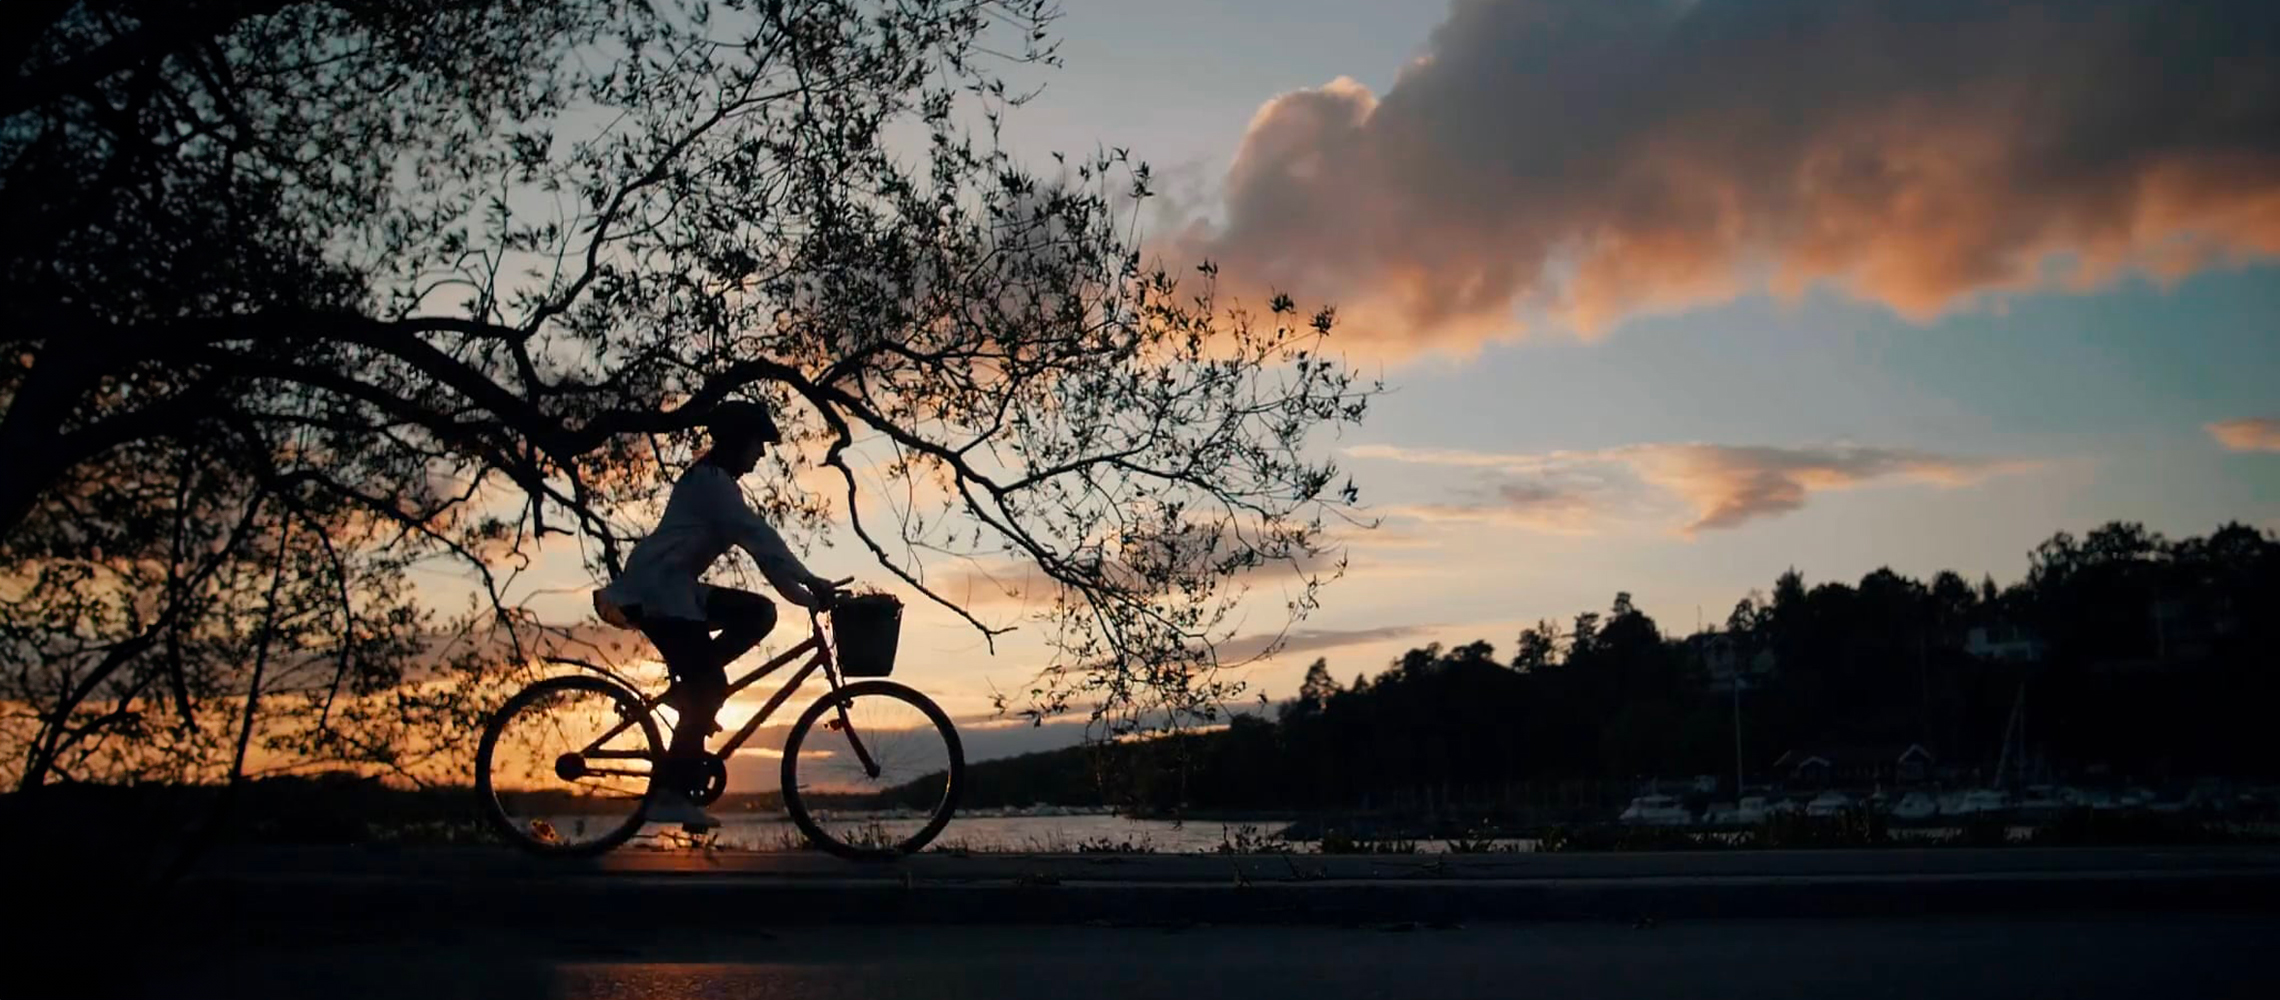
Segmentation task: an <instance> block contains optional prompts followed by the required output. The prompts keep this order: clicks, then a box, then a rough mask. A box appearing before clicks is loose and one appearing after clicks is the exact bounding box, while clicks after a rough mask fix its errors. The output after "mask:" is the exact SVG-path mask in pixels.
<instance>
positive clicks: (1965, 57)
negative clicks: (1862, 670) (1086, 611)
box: [813, 0, 2280, 713]
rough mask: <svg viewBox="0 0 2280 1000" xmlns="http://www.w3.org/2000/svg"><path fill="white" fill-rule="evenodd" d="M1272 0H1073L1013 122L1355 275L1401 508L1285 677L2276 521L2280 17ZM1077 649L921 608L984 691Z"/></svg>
mask: <svg viewBox="0 0 2280 1000" xmlns="http://www.w3.org/2000/svg"><path fill="white" fill-rule="evenodd" d="M1233 7H1234V8H1235V9H1229V5H1224V4H1222V3H1219V2H1207V0H1155V2H1151V3H1145V4H1139V3H1111V2H1106V0H1068V2H1067V3H1066V9H1067V17H1066V18H1065V19H1064V20H1063V21H1062V22H1060V24H1059V27H1060V29H1061V30H1062V32H1063V33H1064V34H1065V37H1066V41H1065V43H1064V45H1063V48H1062V54H1063V55H1064V57H1065V59H1066V67H1065V68H1064V69H1060V70H1057V71H1050V72H1044V73H1040V74H1038V75H1037V77H1036V81H1037V82H1042V83H1043V84H1045V87H1046V89H1045V91H1044V93H1043V95H1042V96H1040V97H1039V98H1038V99H1037V101H1036V102H1035V103H1034V104H1033V105H1031V106H1030V107H1028V108H1025V109H1023V110H1021V111H1019V112H1017V113H1016V114H1015V115H1014V116H1013V118H1012V119H1011V124H1010V127H1009V131H1008V136H1009V141H1011V142H1012V143H1013V144H1014V145H1015V146H1016V148H1017V149H1019V150H1020V151H1021V152H1022V154H1023V156H1024V158H1025V159H1028V160H1031V161H1036V160H1042V159H1043V158H1044V157H1045V154H1046V153H1047V152H1049V151H1051V150H1068V151H1072V152H1083V151H1088V150H1090V149H1092V148H1093V147H1094V146H1095V145H1096V144H1100V145H1107V146H1125V147H1129V148H1130V149H1131V150H1132V151H1133V153H1134V155H1136V156H1140V157H1144V158H1146V159H1147V160H1149V161H1150V162H1151V163H1152V164H1153V165H1154V166H1155V168H1156V170H1157V171H1158V174H1159V176H1160V178H1161V180H1162V183H1161V187H1162V188H1163V190H1164V192H1165V195H1166V197H1165V198H1164V199H1163V203H1162V204H1161V205H1160V209H1161V210H1160V211H1159V212H1158V213H1157V214H1156V218H1155V219H1154V220H1153V221H1152V222H1151V223H1150V229H1149V233H1148V236H1149V244H1150V246H1151V247H1152V248H1154V249H1157V250H1160V251H1163V252H1166V253H1168V254H1185V255H1194V256H1210V257H1212V258H1214V259H1217V260H1220V261H1222V262H1223V266H1224V268H1225V269H1226V271H1227V273H1228V274H1229V275H1230V276H1231V277H1232V278H1236V279H1237V280H1249V281H1251V282H1255V283H1257V284H1259V285H1267V284H1271V285H1272V286H1273V287H1275V288H1278V289H1287V290H1289V291H1292V292H1293V293H1295V294H1297V295H1298V296H1299V298H1300V300H1301V301H1302V302H1305V303H1319V302H1323V301H1329V302H1334V303H1336V304H1337V305H1339V307H1340V309H1341V313H1342V315H1343V316H1344V317H1345V320H1344V322H1343V323H1342V325H1341V327H1340V330H1339V333H1338V334H1337V339H1338V342H1339V343H1340V344H1342V345H1343V347H1344V349H1345V351H1346V352H1347V353H1348V356H1349V360H1350V361H1352V362H1353V363H1354V364H1356V365H1358V366H1360V367H1362V368H1363V369H1365V370H1366V371H1369V372H1372V373H1377V372H1382V373H1383V377H1384V378H1385V380H1386V382H1387V383H1388V386H1389V388H1390V390H1391V391H1390V392H1389V394H1388V395H1387V396H1386V397H1385V398H1383V399H1382V400H1381V401H1380V402H1379V403H1378V405H1377V407H1376V408H1375V410H1374V411H1373V413H1372V415H1371V418H1370V419H1369V421H1368V422H1367V423H1366V424H1365V425H1364V426H1363V428H1362V429H1361V430H1360V431H1359V432H1357V433H1353V434H1350V435H1349V436H1348V437H1347V438H1346V439H1344V440H1336V441H1330V440H1325V441H1323V442H1321V446H1322V447H1323V448H1325V449H1331V450H1334V451H1335V453H1337V454H1338V455H1339V457H1340V459H1341V462H1342V463H1343V464H1344V465H1345V466H1346V467H1347V468H1349V469H1350V470H1351V471H1352V472H1353V474H1354V477H1355V480H1356V482H1357V483H1358V484H1359V486H1360V487H1361V489H1362V491H1363V498H1364V500H1365V502H1366V503H1367V504H1368V505H1369V506H1370V507H1371V509H1372V511H1373V512H1374V513H1375V514H1377V515H1380V516H1382V517H1383V518H1384V522H1385V523H1384V528H1383V529H1382V530H1381V531H1379V532H1376V533H1374V534H1372V535H1366V536H1362V537H1359V538H1357V539H1355V540H1354V542H1353V545H1352V549H1351V554H1352V557H1353V562H1354V568H1353V570H1352V572H1351V573H1350V574H1349V575H1348V576H1347V578H1346V579H1345V580H1343V581H1341V582H1339V583H1338V584H1336V585H1335V586H1334V587H1333V588H1332V589H1331V590H1330V591H1329V593H1328V595H1327V598H1326V604H1325V606H1324V607H1323V608H1322V609H1321V610H1320V611H1319V612H1318V613H1316V614H1315V615H1314V616H1313V617H1312V618H1311V619H1310V620H1309V621H1307V622H1306V623H1305V624H1304V626H1303V629H1305V630H1306V631H1303V632H1301V633H1300V634H1299V635H1298V636H1297V640H1298V641H1297V642H1296V643H1295V646H1297V647H1302V648H1299V649H1296V650H1295V651H1293V652H1291V653H1289V654H1286V655H1284V656H1282V657H1279V658H1277V659H1274V660H1272V661H1268V662H1265V663H1261V664H1256V665H1253V666H1251V667H1248V668H1245V675H1246V676H1247V677H1248V678H1249V680H1250V682H1251V684H1252V685H1253V686H1254V688H1255V689H1257V690H1263V691H1265V692H1266V693H1268V694H1269V695H1270V696H1273V697H1278V698H1279V697H1285V696H1287V695H1288V694H1289V693H1290V692H1291V690H1292V689H1293V688H1294V687H1295V685H1296V681H1297V678H1298V675H1299V673H1300V672H1301V671H1303V669H1304V665H1305V664H1306V663H1307V662H1309V661H1310V660H1312V659H1313V658H1314V657H1315V656H1318V655H1319V656H1326V657H1328V658H1329V660H1330V662H1331V666H1332V668H1333V669H1334V670H1335V672H1336V673H1337V674H1338V675H1339V676H1340V677H1341V678H1349V677H1351V676H1352V675H1353V674H1355V673H1357V672H1363V671H1368V672H1371V673H1375V672H1376V671H1378V670H1380V669H1383V667H1384V666H1385V664H1386V662H1387V660H1389V659H1390V658H1391V657H1393V656H1395V655H1397V654H1398V653H1399V652H1400V651H1401V650H1402V649H1405V648H1408V647H1410V646H1414V645H1419V644H1422V643H1424V642H1428V641H1436V640H1437V641H1442V642H1445V643H1455V642H1465V641H1470V640H1473V639H1478V638H1485V639H1487V640H1489V641H1491V642H1493V643H1496V644H1497V646H1498V647H1499V650H1500V652H1504V653H1508V652H1509V651H1510V649H1511V646H1512V641H1513V636H1514V635H1515V634H1516V633H1517V631H1518V630H1519V629H1521V628H1522V627H1524V626H1525V625H1526V624H1527V623H1529V622H1532V621H1534V620H1536V619H1538V618H1543V617H1556V618H1562V619H1565V618H1567V617H1569V616H1571V615H1573V614H1574V613H1575V612H1577V611H1580V610H1586V609H1604V608H1605V606H1606V605H1607V603H1608V602H1609V599H1610V598H1611V597H1612V596H1613V595H1614V594H1615V592H1617V591H1618V590H1628V591H1630V592H1631V593H1632V594H1633V595H1634V597H1635V599H1636V601H1637V602H1638V604H1639V605H1640V606H1641V607H1643V608H1644V609H1645V610H1647V611H1648V612H1649V613H1650V614H1652V615H1654V616H1655V617H1656V618H1657V619H1658V620H1659V621H1660V622H1661V623H1662V625H1663V627H1664V628H1665V630H1666V631H1676V632H1685V631H1689V630H1691V629H1692V628H1693V627H1694V625H1695V622H1696V615H1697V608H1699V614H1700V616H1701V618H1702V620H1704V621H1708V622H1715V621H1719V620H1722V619H1723V618H1724V616H1725V613H1726V611H1727V610H1728V609H1729V608H1731V606H1732V605H1733V603H1734V602H1735V601H1736V600H1737V599H1738V598H1740V597H1742V596H1743V595H1744V594H1745V593H1747V592H1748V591H1749V590H1751V589H1752V588H1767V587H1769V586H1770V584H1771V583H1772V581H1773V579H1774V577H1775V576H1776V575H1777V574H1778V573H1780V572H1781V571H1782V570H1784V569H1786V568H1789V567H1791V566H1794V567H1796V568H1797V569H1798V570H1799V571H1801V572H1802V573H1803V574H1804V575H1805V576H1806V578H1807V580H1808V581H1821V580H1829V579H1838V580H1846V581H1851V580H1856V579H1857V578H1858V577H1859V576H1861V575H1862V574H1863V573H1866V572H1868V571H1870V570H1873V569H1875V568H1877V567H1879V566H1886V565H1889V566H1891V567H1893V568H1894V569H1896V570H1899V571H1901V572H1904V573H1909V574H1917V575H1928V574H1930V573H1932V572H1935V571H1937V570H1939V569H1942V568H1953V569H1956V570H1959V571H1961V572H1963V573H1965V574H1966V575H1968V576H1970V577H1972V578H1974V579H1976V578H1977V577H1978V576H1979V575H1980V574H1982V573H1992V574H1994V575H1995V577H1996V578H1997V579H1998V580H2006V581H2007V580H2011V579H2015V578H2017V577H2018V576H2019V575H2020V574H2021V573H2022V572H2024V570H2025V568H2026V553H2027V550H2028V549H2029V548H2031V547H2032V546H2033V545H2034V544H2035V543H2036V542H2038V541H2040V540H2041V539H2043V538H2044V537H2046V536H2047V535H2049V534H2050V533H2051V532H2053V531H2055V530H2059V529H2068V530H2074V531H2077V532H2079V531H2081V530H2084V529H2086V528H2089V527H2092V526H2094V525H2096V524H2098V523H2101V522H2103V521H2106V520H2110V519H2131V520H2141V521H2144V522H2146V523H2147V524H2149V525H2150V526H2151V527H2153V528H2155V529H2157V530H2160V531H2164V532H2167V533H2170V534H2172V535H2184V534H2198V533H2203V532H2206V531H2208V530H2210V529H2212V528H2214V527H2216V526H2217V525H2218V524H2220V523H2222V522H2224V521H2226V520H2241V521H2246V522H2248V523H2251V524H2255V525H2258V526H2261V527H2265V528H2280V269H2276V268H2275V266H2274V263H2275V261H2276V259H2280V256H2276V255H2280V121H2276V120H2274V111H2273V109H2274V108H2280V68H2276V67H2275V65H2274V62H2275V59H2276V58H2280V57H2276V54H2275V52H2274V50H2273V49H2272V47H2271V45H2270V39H2272V38H2274V37H2280V14H2275V13H2274V6H2273V5H2271V4H2269V3H2268V2H2239V3H2207V2H2196V3H2174V2H2158V3H2157V2H2090V0H2083V2H2070V3H2051V4H2042V5H2036V4H2020V5H2005V6H2003V7H2001V8H1998V7H1996V6H1995V5H1985V4H1980V3H1972V2H1962V0H1908V2H1889V3H1888V2H1879V0H1770V2H1738V0H1693V2H1689V0H1460V2H1458V3H1456V4H1454V5H1453V6H1445V5H1436V4H1432V3H1392V2H1383V0H1379V2H1364V0H1247V2H1245V3H1242V4H1239V5H1233ZM813 564H814V566H815V568H816V569H817V570H819V571H821V572H825V573H828V574H829V575H833V576H842V575H856V576H862V577H865V578H866V579H872V578H878V577H880V576H882V575H883V574H881V573H880V572H879V571H878V570H877V568H876V567H875V566H867V565H866V563H865V562H864V561H863V560H862V559H861V558H859V557H858V556H857V555H856V554H855V553H854V552H853V551H851V550H850V549H849V548H847V547H840V548H837V549H832V550H829V551H825V552H822V553H819V554H818V555H817V556H816V557H815V559H814V560H813ZM1256 586H1257V587H1258V588H1259V589H1260V595H1259V596H1260V600H1259V601H1258V602H1257V603H1258V604H1259V606H1260V608H1261V610H1260V612H1259V616H1258V621H1259V622H1260V623H1261V626H1262V627H1267V626H1273V625H1277V624H1279V621H1280V616H1279V614H1270V613H1269V612H1270V611H1279V608H1280V604H1281V600H1282V592H1281V590H1280V589H1279V588H1280V586H1281V584H1279V583H1278V582H1277V581H1275V580H1272V579H1267V580H1261V581H1258V582H1257V583H1256ZM993 610H994V611H995V612H997V614H996V617H997V618H999V619H1000V620H1008V619H1010V618H1012V617H1016V616H1017V615H1018V612H1019V609H1018V608H1016V607H997V608H993ZM1239 645H1240V644H1239ZM1041 662H1042V653H1041V652H1040V651H1039V650H1038V649H1037V647H1035V646H1034V645H1032V640H1029V639H1026V638H1023V637H1020V636H1018V635H1017V636H1016V638H1015V641H1013V642H1010V643H1006V644H1002V645H1001V650H1000V653H999V654H998V655H997V656H996V657H988V656H984V655H982V652H981V643H980V640H979V638H978V637H976V636H975V635H974V634H973V633H972V632H971V631H970V630H963V629H962V627H961V626H958V625H956V624H954V623H953V622H952V621H951V620H950V619H949V618H948V617H947V616H946V615H944V614H942V613H939V612H937V611H934V610H932V609H924V608H920V609H914V611H913V617H912V620H911V622H910V624H909V626H907V627H906V636H905V650H904V654H903V658H902V663H903V665H904V675H905V677H906V679H908V680H909V681H910V682H911V683H913V684H915V685H917V686H920V687H922V688H925V689H927V690H928V691H930V692H931V693H934V694H936V695H938V696H940V697H941V698H942V699H943V700H944V701H945V703H946V704H949V705H951V707H952V708H953V710H954V711H957V712H960V713H974V712H979V711H982V710H983V708H984V706H985V704H986V702H985V698H986V695H987V693H988V691H989V690H990V689H991V687H992V686H995V687H996V688H999V689H1003V690H1007V691H1018V690H1023V689H1025V688H1026V681H1027V679H1028V677H1029V675H1030V673H1031V672H1032V671H1033V670H1034V669H1035V667H1036V666H1037V665H1038V664H1039V663H1041Z"/></svg>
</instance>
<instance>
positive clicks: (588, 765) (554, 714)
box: [475, 677, 663, 856]
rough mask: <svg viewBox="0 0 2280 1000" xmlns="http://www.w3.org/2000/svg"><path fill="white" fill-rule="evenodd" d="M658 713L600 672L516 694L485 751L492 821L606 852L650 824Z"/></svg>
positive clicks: (520, 835)
mask: <svg viewBox="0 0 2280 1000" xmlns="http://www.w3.org/2000/svg"><path fill="white" fill-rule="evenodd" d="M661 749H662V748H661V747H660V745H659V740H658V736H657V723H656V720H655V719H653V718H651V717H650V714H649V712H648V710H647V709H646V708H645V707H644V706H643V705H642V704H641V699H639V698H637V697H635V696H634V693H633V692H631V691H628V690H626V689H625V688H623V687H620V686H618V685H616V684H612V683H610V682H609V681H606V680H603V679H601V678H598V677H556V678H553V679H551V680H544V681H540V682H538V683H536V684H533V685H531V686H530V687H529V688H526V689H524V691H523V692H522V693H521V694H518V695H515V696H514V697H513V698H510V699H508V700H507V703H506V705H505V706H503V707H501V708H500V709H499V712H498V714H497V715H495V716H493V717H492V719H491V724H490V726H489V727H487V728H485V729H484V730H483V742H482V745H481V747H480V748H479V749H478V750H477V751H476V753H475V793H476V795H477V797H478V798H480V799H481V801H482V804H483V814H484V815H485V816H486V817H488V818H489V819H490V821H491V825H492V828H493V829H495V830H497V831H498V832H499V834H500V835H501V836H502V837H504V838H506V840H507V841H508V842H510V843H513V844H515V845H516V846H518V847H521V848H523V849H525V850H528V851H532V852H535V853H538V854H550V855H558V856H559V855H570V856H576V855H587V854H600V853H602V852H603V851H607V850H609V849H611V848H613V847H616V846H618V845H619V844H622V843H625V842H626V840H628V839H629V838H631V837H632V836H633V835H634V834H635V833H637V832H639V831H640V829H641V824H642V819H643V817H644V816H645V815H646V814H647V812H648V807H649V794H650V780H649V779H650V771H651V768H652V765H653V763H654V762H655V761H657V760H660V759H662V758H663V754H662V753H661V752H660V750H661Z"/></svg>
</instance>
